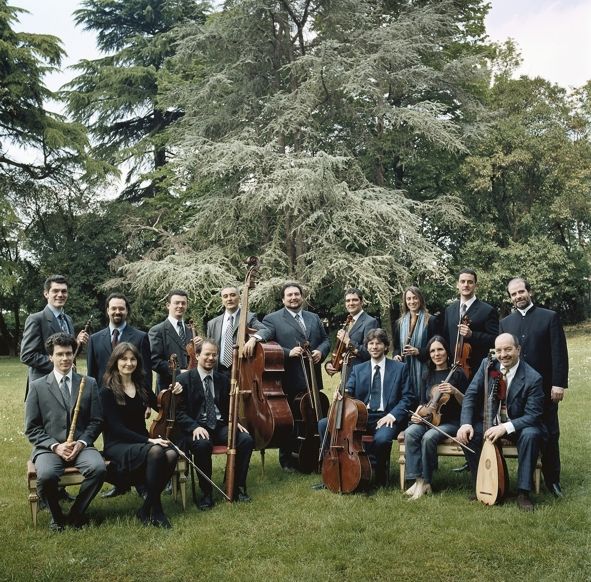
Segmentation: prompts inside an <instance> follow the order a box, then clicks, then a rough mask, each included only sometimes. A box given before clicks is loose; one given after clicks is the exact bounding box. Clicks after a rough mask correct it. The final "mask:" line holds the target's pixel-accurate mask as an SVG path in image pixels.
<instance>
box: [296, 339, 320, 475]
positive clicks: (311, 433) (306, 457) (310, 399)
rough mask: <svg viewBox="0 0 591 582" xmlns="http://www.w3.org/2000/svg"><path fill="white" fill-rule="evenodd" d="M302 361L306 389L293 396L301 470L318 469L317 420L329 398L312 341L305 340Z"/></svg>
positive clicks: (318, 441)
mask: <svg viewBox="0 0 591 582" xmlns="http://www.w3.org/2000/svg"><path fill="white" fill-rule="evenodd" d="M300 347H301V348H302V351H301V354H300V361H301V364H302V368H303V370H304V378H305V382H306V391H305V392H301V393H300V394H298V395H297V396H296V397H295V399H294V409H295V411H294V421H295V426H296V435H297V459H298V467H299V470H300V471H301V472H302V473H314V472H318V468H319V461H318V457H319V451H320V435H319V434H318V422H319V421H320V419H321V418H324V417H325V416H326V414H327V412H328V398H327V396H326V394H324V393H323V392H320V390H319V389H318V384H317V382H316V370H315V368H314V360H313V359H312V351H311V350H310V344H309V343H308V342H304V343H303V344H301V345H300Z"/></svg>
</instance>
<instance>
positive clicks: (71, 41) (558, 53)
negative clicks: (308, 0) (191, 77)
mask: <svg viewBox="0 0 591 582" xmlns="http://www.w3.org/2000/svg"><path fill="white" fill-rule="evenodd" d="M9 3H10V4H11V5H13V6H19V7H22V8H25V9H27V10H28V11H29V12H30V13H31V14H23V15H22V17H21V23H20V24H19V25H18V26H17V29H19V30H26V31H28V32H39V33H50V34H54V35H56V36H57V37H59V38H61V40H62V42H63V43H64V48H65V50H66V51H67V53H68V59H67V61H66V63H65V64H66V65H71V64H73V63H75V62H77V61H78V60H80V59H84V58H86V59H92V58H96V57H97V56H98V52H97V50H96V47H95V44H94V35H93V34H90V33H86V32H84V31H83V30H81V29H80V28H77V27H75V26H74V22H73V20H72V12H73V11H74V10H75V9H76V8H78V7H79V5H80V2H79V0H9ZM487 30H488V34H489V35H490V37H491V39H492V40H495V41H503V40H505V39H506V38H508V37H511V38H513V39H515V40H516V41H517V43H518V45H519V47H520V49H521V52H522V55H523V59H524V63H523V66H522V67H521V69H520V70H519V73H520V74H526V75H530V76H536V75H539V76H541V77H544V78H545V79H548V80H550V81H553V82H555V83H559V84H560V85H563V86H564V87H570V86H580V85H582V84H583V83H585V82H586V81H588V80H591V0H492V10H491V12H490V13H489V16H488V19H487ZM71 76H72V73H67V72H65V73H63V74H61V75H55V76H53V77H52V78H51V79H48V86H49V87H50V88H51V89H57V88H58V87H59V86H61V85H62V84H63V83H65V82H66V81H67V80H68V79H69V78H71Z"/></svg>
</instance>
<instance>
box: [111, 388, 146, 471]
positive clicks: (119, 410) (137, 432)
mask: <svg viewBox="0 0 591 582" xmlns="http://www.w3.org/2000/svg"><path fill="white" fill-rule="evenodd" d="M148 397H149V400H150V406H155V405H156V402H155V397H154V395H153V393H149V394H148ZM101 399H102V403H103V418H104V424H103V441H104V444H105V450H104V455H105V457H106V458H107V459H109V460H110V461H113V462H114V463H115V464H116V465H117V469H118V470H119V471H122V472H132V471H135V470H136V469H139V468H140V467H142V466H143V465H144V464H145V462H146V456H147V454H148V451H149V450H150V448H151V447H152V446H153V445H152V444H151V443H150V442H149V441H148V431H147V429H146V420H145V416H144V413H145V411H146V406H145V404H144V403H143V402H142V399H141V397H140V395H139V393H137V392H136V395H135V396H134V397H133V398H130V397H129V396H127V394H125V406H121V405H119V404H117V401H116V400H115V395H114V394H113V392H112V391H111V390H108V389H106V388H103V389H102V390H101ZM152 400H154V401H152Z"/></svg>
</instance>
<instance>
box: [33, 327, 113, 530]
mask: <svg viewBox="0 0 591 582" xmlns="http://www.w3.org/2000/svg"><path fill="white" fill-rule="evenodd" d="M75 349H76V340H75V339H74V338H73V337H72V336H71V335H70V334H68V333H64V332H60V333H57V334H54V335H52V336H50V337H49V339H48V340H47V343H46V350H47V353H48V357H49V359H50V361H51V362H52V364H53V366H54V368H53V371H52V372H50V373H49V374H47V375H46V376H43V377H41V378H39V379H37V380H34V381H33V382H31V385H30V390H29V394H28V395H27V401H26V405H25V410H26V412H25V434H26V435H27V438H28V439H29V441H30V442H31V444H32V445H33V453H32V456H31V460H32V461H33V463H35V469H36V471H37V489H38V491H39V496H40V497H41V498H43V499H45V500H46V502H47V505H48V507H49V510H50V512H51V517H52V520H51V524H50V529H52V530H53V531H61V530H63V529H64V526H65V525H66V524H67V525H71V526H73V527H75V528H79V527H82V526H83V525H84V524H86V523H87V521H88V519H87V517H86V516H85V514H84V512H85V511H86V508H87V507H88V505H89V504H90V502H91V501H92V500H93V498H94V497H95V495H96V494H97V493H98V491H99V490H100V488H101V486H102V484H103V481H104V479H105V462H104V461H103V458H102V457H101V455H100V453H99V452H98V451H97V450H96V449H95V448H94V446H93V445H94V441H95V439H96V438H97V437H98V435H99V433H100V432H101V425H102V413H101V405H100V398H99V392H98V386H97V383H96V382H95V381H94V379H93V378H90V377H87V379H86V386H85V389H84V392H83V394H82V398H81V402H80V411H79V414H78V421H77V423H76V430H75V433H74V439H75V440H74V441H73V442H71V443H68V442H67V437H68V433H69V432H70V428H71V423H72V417H73V414H74V407H75V405H76V400H77V398H78V392H79V390H80V382H81V379H82V377H81V376H80V375H79V374H76V373H75V372H73V371H72V365H73V363H74V351H75ZM67 466H74V467H76V468H77V469H78V470H79V471H80V472H81V473H82V474H83V475H84V482H83V483H82V485H81V487H80V492H79V493H78V497H76V500H75V501H74V504H73V505H72V508H71V510H70V513H69V514H68V516H64V514H63V513H62V509H61V507H60V505H59V501H58V480H59V478H60V476H61V475H62V474H63V472H64V469H65V467H67Z"/></svg>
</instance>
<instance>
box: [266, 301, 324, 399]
mask: <svg viewBox="0 0 591 582" xmlns="http://www.w3.org/2000/svg"><path fill="white" fill-rule="evenodd" d="M302 318H303V320H304V324H305V326H306V335H304V332H303V331H302V328H301V327H300V326H299V325H298V323H297V322H296V321H295V320H294V318H293V315H291V313H289V312H288V311H287V309H285V308H283V309H279V310H278V311H274V312H273V313H269V315H266V316H265V317H264V319H263V325H264V326H265V327H266V328H267V329H268V330H269V337H268V338H267V339H268V340H275V341H276V342H277V343H278V344H279V345H280V346H281V347H282V348H283V354H284V356H285V361H284V364H285V373H284V375H283V391H284V392H285V394H287V395H288V396H289V397H292V398H293V396H295V395H296V394H298V393H299V392H303V391H304V390H305V389H306V379H305V377H304V371H303V369H302V365H301V362H300V358H290V357H289V352H290V350H291V349H292V348H294V347H295V346H297V345H298V344H300V343H303V342H305V341H308V342H310V349H311V350H318V351H319V352H320V353H321V354H322V359H321V361H322V360H324V359H325V358H326V356H327V355H328V353H329V351H330V341H329V339H328V336H327V335H326V330H325V329H324V326H323V325H322V322H321V321H320V318H319V317H318V316H317V315H316V314H315V313H311V312H310V311H305V310H302ZM315 371H316V382H317V384H318V388H319V389H320V390H322V369H321V365H320V364H318V365H316V366H315Z"/></svg>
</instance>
